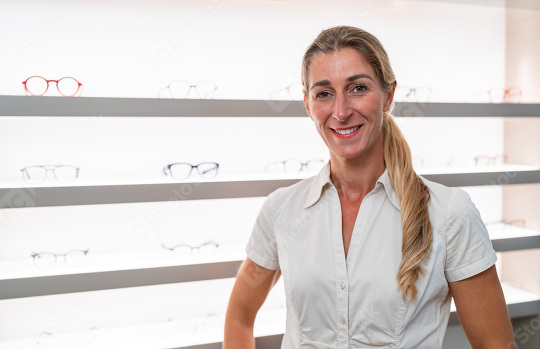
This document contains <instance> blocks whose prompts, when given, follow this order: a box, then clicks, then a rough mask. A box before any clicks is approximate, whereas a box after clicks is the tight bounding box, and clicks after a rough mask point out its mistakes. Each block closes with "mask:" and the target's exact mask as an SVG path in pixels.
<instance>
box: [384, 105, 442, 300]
mask: <svg viewBox="0 0 540 349" xmlns="http://www.w3.org/2000/svg"><path fill="white" fill-rule="evenodd" d="M383 138H384V161H385V164H386V169H387V171H388V175H389V177H390V182H391V183H392V186H393V187H394V190H395V192H396V194H397V196H398V199H399V203H400V206H401V228H402V230H403V238H402V243H401V252H402V257H401V263H400V264H399V270H398V273H397V281H398V286H399V288H400V289H401V293H402V297H403V300H404V301H405V300H406V298H407V297H409V299H411V300H414V299H415V298H416V293H417V289H416V286H415V285H414V283H415V282H416V280H418V278H419V276H420V274H422V275H424V270H423V269H422V267H421V266H420V264H421V263H422V261H423V260H424V259H425V258H426V257H427V255H428V254H429V252H430V251H431V244H432V240H433V234H432V227H431V222H430V220H429V213H428V203H429V200H430V194H429V190H428V188H427V186H426V185H425V184H424V182H422V179H420V177H419V176H418V175H417V174H416V172H414V169H413V167H412V157H411V151H410V148H409V145H408V144H407V142H406V141H405V138H404V137H403V134H402V133H401V131H400V129H399V127H398V125H397V124H396V122H395V119H394V117H393V116H392V115H390V114H388V113H384V116H383Z"/></svg>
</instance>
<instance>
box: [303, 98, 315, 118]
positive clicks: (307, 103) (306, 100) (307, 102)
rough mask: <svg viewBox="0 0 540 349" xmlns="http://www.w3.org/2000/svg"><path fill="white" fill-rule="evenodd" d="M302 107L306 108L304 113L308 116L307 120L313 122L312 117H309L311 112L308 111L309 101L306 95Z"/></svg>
mask: <svg viewBox="0 0 540 349" xmlns="http://www.w3.org/2000/svg"><path fill="white" fill-rule="evenodd" d="M304 106H305V107H306V111H307V113H308V115H309V118H310V119H311V120H313V117H312V116H311V111H310V110H309V101H308V98H307V96H306V95H304Z"/></svg>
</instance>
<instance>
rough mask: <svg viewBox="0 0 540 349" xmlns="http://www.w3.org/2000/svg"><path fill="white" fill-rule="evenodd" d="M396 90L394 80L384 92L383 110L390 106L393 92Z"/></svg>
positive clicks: (387, 109)
mask: <svg viewBox="0 0 540 349" xmlns="http://www.w3.org/2000/svg"><path fill="white" fill-rule="evenodd" d="M395 92H396V82H395V81H394V82H393V83H392V86H391V87H390V90H389V91H388V92H386V100H385V101H384V109H383V110H384V111H385V112H387V111H389V110H390V107H391V106H392V101H393V100H394V93H395Z"/></svg>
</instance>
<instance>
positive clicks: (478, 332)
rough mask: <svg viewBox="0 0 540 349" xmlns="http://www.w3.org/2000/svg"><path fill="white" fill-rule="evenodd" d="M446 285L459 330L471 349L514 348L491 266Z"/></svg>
mask: <svg viewBox="0 0 540 349" xmlns="http://www.w3.org/2000/svg"><path fill="white" fill-rule="evenodd" d="M448 285H449V287H450V292H451V293H452V297H453V298H454V302H455V304H456V309H457V313H458V316H459V320H460V322H461V325H462V326H463V330H464V331H465V334H466V335H467V338H468V339H469V342H470V344H471V346H472V347H473V348H474V349H476V348H489V349H499V348H500V349H503V348H504V349H507V348H514V346H512V344H513V343H514V333H513V331H512V324H511V322H510V318H509V316H508V310H507V308H506V302H505V299H504V295H503V292H502V288H501V284H500V282H499V278H498V276H497V272H496V270H495V266H492V267H490V268H489V269H487V270H485V271H483V272H481V273H479V274H477V275H474V276H472V277H470V278H467V279H464V280H460V281H456V282H450V283H449V284H448Z"/></svg>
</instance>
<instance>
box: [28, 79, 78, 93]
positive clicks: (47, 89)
mask: <svg viewBox="0 0 540 349" xmlns="http://www.w3.org/2000/svg"><path fill="white" fill-rule="evenodd" d="M31 78H41V79H43V80H45V81H46V82H47V88H46V89H45V92H43V93H42V94H40V95H39V94H33V93H32V92H30V90H28V87H27V86H26V83H27V82H28V80H30V79H31ZM62 79H73V80H75V81H76V82H77V84H78V86H77V91H75V93H74V94H72V95H65V94H63V93H62V91H60V88H59V87H58V82H59V81H60V80H62ZM49 82H56V89H57V90H58V92H60V94H61V95H62V96H63V97H74V96H75V95H76V94H77V93H78V92H79V91H81V94H82V91H83V89H84V87H83V84H81V83H80V82H79V80H77V79H75V78H74V77H71V76H64V77H63V78H60V79H58V80H47V79H45V78H44V77H43V76H39V75H32V76H31V77H29V78H28V79H26V80H24V81H23V82H22V84H23V85H24V91H25V92H27V93H28V94H29V95H30V96H43V95H44V94H45V93H47V91H49ZM81 87H82V89H81ZM79 96H80V95H79Z"/></svg>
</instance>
